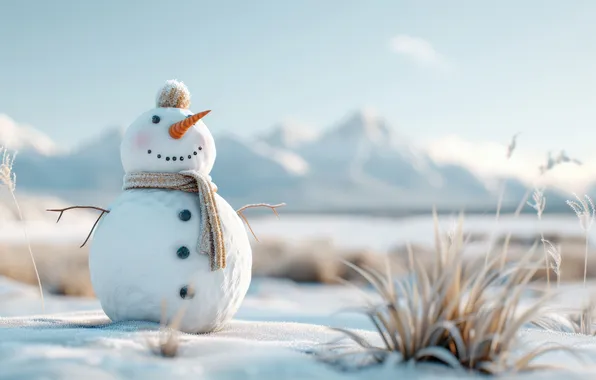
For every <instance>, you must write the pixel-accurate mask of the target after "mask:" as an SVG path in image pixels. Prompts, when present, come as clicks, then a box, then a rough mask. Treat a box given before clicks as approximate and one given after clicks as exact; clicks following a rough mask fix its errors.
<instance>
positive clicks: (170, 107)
mask: <svg viewBox="0 0 596 380" xmlns="http://www.w3.org/2000/svg"><path fill="white" fill-rule="evenodd" d="M189 106H190V94H189V92H188V89H187V88H186V86H185V85H184V84H183V83H181V82H178V81H175V80H171V81H168V82H166V84H165V86H164V87H163V88H161V89H160V90H159V91H158V93H157V100H156V107H155V108H153V109H151V110H149V111H147V112H144V113H143V114H141V115H140V116H139V117H138V118H137V119H136V120H135V121H134V122H133V123H132V124H131V125H130V126H129V127H128V128H127V130H126V131H125V133H124V136H123V140H122V144H121V149H120V154H121V160H122V166H123V168H124V171H125V176H124V186H123V192H122V193H121V194H120V195H119V196H118V197H117V198H116V200H115V201H114V202H113V203H112V205H111V206H110V207H109V209H108V210H103V209H100V208H96V209H99V210H102V211H104V212H102V216H100V219H98V221H99V223H98V224H97V228H96V229H95V233H94V235H93V240H92V242H91V249H90V253H89V269H90V273H91V283H92V285H93V289H94V291H95V293H96V295H97V297H98V299H99V301H100V303H101V307H102V309H103V310H104V312H105V313H106V315H107V316H108V317H109V318H110V319H111V320H112V321H114V322H119V321H130V320H142V321H153V322H164V321H163V320H162V319H163V317H164V316H166V317H167V319H168V320H172V319H174V317H175V316H176V319H178V320H177V324H178V329H179V330H181V331H184V332H188V333H203V332H211V331H216V330H218V329H220V328H222V326H223V325H224V324H225V322H226V321H228V320H230V319H231V318H232V317H233V316H234V314H235V313H236V311H237V310H238V308H239V306H240V304H241V302H242V300H243V299H244V296H245V295H246V292H247V290H248V287H249V285H250V281H251V266H252V252H251V246H250V243H249V239H248V235H247V232H246V229H245V227H244V224H243V220H242V219H244V216H243V215H242V213H241V212H240V213H239V212H237V211H235V210H234V209H232V207H231V206H230V205H229V204H228V203H227V202H226V201H225V200H224V199H223V198H222V197H221V196H219V195H218V194H217V187H216V186H215V184H214V183H213V182H212V181H211V177H210V175H209V173H210V172H211V169H212V168H213V165H214V162H215V156H216V149H215V142H214V139H213V136H212V135H211V133H210V131H209V129H208V128H207V126H206V125H205V124H204V123H203V121H202V119H203V118H204V117H205V116H206V115H207V114H208V113H209V112H210V111H203V112H199V113H193V112H191V111H190V110H189ZM265 206H267V207H271V208H273V210H274V211H275V208H274V207H277V206H270V205H265ZM75 207H90V206H75ZM90 208H95V207H90ZM51 211H60V212H61V213H62V212H63V211H64V209H63V210H51ZM61 215H62V214H61ZM241 217H242V219H241ZM244 220H245V221H246V219H244ZM249 228H250V225H249ZM162 313H163V314H162ZM179 318H180V319H179Z"/></svg>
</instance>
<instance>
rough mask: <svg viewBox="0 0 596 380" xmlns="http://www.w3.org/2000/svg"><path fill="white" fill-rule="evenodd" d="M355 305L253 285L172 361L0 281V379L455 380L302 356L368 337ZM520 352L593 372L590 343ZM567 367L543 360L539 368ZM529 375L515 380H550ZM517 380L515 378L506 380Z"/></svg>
mask: <svg viewBox="0 0 596 380" xmlns="http://www.w3.org/2000/svg"><path fill="white" fill-rule="evenodd" d="M359 299H361V296H360V295H359V294H358V291H357V290H354V289H351V288H348V287H339V286H328V285H296V284H294V283H291V282H287V281H283V280H269V279H255V281H254V284H253V286H252V288H251V290H250V293H249V294H248V296H247V298H246V300H245V302H244V304H243V306H242V308H241V310H240V312H239V313H238V315H237V317H236V318H235V320H234V321H232V322H231V323H230V324H229V325H228V326H227V327H226V328H225V329H224V330H223V331H220V332H217V333H213V334H208V335H190V334H182V335H181V344H180V349H179V356H178V357H176V358H174V359H170V358H161V357H157V356H154V355H153V354H152V353H151V351H150V349H149V346H148V344H147V340H148V339H149V340H151V341H155V340H156V339H157V337H158V332H157V328H158V326H157V325H156V324H153V323H144V322H129V323H118V324H112V323H110V322H109V320H108V319H107V318H106V317H105V315H104V314H103V313H102V312H101V310H100V308H99V304H98V302H97V301H96V300H93V299H81V298H70V297H58V296H48V297H47V298H46V314H44V315H40V314H41V310H40V308H41V306H40V303H39V298H38V297H37V294H36V289H35V287H31V286H27V285H22V284H20V283H16V282H13V281H11V280H7V279H1V280H0V315H2V318H0V379H82V378H85V379H215V380H223V379H263V380H265V379H331V380H333V379H367V380H373V379H387V378H404V379H433V378H441V379H456V378H462V374H458V373H456V372H451V371H447V370H445V369H444V368H442V367H435V366H428V365H427V366H417V367H415V368H414V367H412V366H407V365H406V366H395V365H386V366H378V367H375V368H371V369H366V370H362V371H358V372H341V371H338V370H336V369H335V368H332V367H330V366H328V365H326V364H323V363H320V362H319V361H317V360H315V358H314V357H313V356H312V355H310V354H309V352H310V351H312V350H313V349H320V348H321V346H320V345H321V343H326V342H329V341H331V340H333V339H335V338H336V337H337V336H338V335H337V333H335V332H333V331H332V330H330V329H329V328H328V327H327V326H337V327H349V328H352V329H361V331H362V333H363V334H365V335H366V336H367V337H369V338H370V339H371V340H373V341H376V339H378V337H377V336H376V335H375V334H374V333H373V332H372V331H371V330H372V326H371V325H370V324H369V323H368V321H367V320H366V318H364V317H362V316H360V315H357V314H339V315H338V314H335V313H336V312H337V311H338V310H340V309H342V308H344V307H346V306H354V302H355V301H357V300H359ZM522 335H523V336H522V339H523V340H524V342H525V343H527V344H528V345H529V347H533V346H538V345H540V344H543V343H545V342H558V343H565V344H569V345H572V346H574V347H579V348H582V349H586V350H588V351H589V353H590V357H591V358H594V363H595V364H596V338H592V337H586V336H579V335H573V334H562V333H548V332H544V331H538V330H524V332H523V334H522ZM573 360H575V359H574V358H572V357H570V356H569V355H568V354H565V353H553V354H550V355H548V356H546V357H544V358H543V359H541V362H542V363H548V364H551V365H552V364H558V365H561V366H563V365H568V364H573V363H574V361H573ZM574 369H575V372H574V373H571V374H568V373H566V374H565V377H567V378H568V379H574V378H577V379H580V378H581V379H583V378H585V379H591V378H594V377H593V376H594V375H596V367H594V366H592V365H590V366H587V367H585V368H584V367H580V366H578V365H574ZM560 376H561V373H558V372H548V373H535V374H528V375H522V376H521V377H519V378H520V379H531V380H534V379H557V378H560ZM507 378H511V379H514V378H517V377H507Z"/></svg>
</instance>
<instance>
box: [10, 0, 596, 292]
mask: <svg viewBox="0 0 596 380" xmlns="http://www.w3.org/2000/svg"><path fill="white" fill-rule="evenodd" d="M594 14H596V3H595V2H593V1H588V0H585V1H574V2H573V3H564V2H561V1H553V0H528V1H524V2H517V1H513V0H505V1H500V2H495V3H487V2H478V1H472V0H467V1H466V0H455V1H450V2H440V1H434V2H431V1H413V0H412V1H402V0H400V1H390V0H386V1H381V0H378V1H374V2H362V1H335V0H333V1H325V2H320V1H314V0H313V1H310V0H306V1H300V2H279V1H258V2H240V1H222V2H217V3H214V2H206V1H181V2H176V3H167V2H163V1H154V0H147V1H142V2H140V1H126V2H120V1H115V0H106V1H102V2H91V1H74V0H72V1H66V0H55V1H51V2H47V1H33V0H23V1H19V2H8V1H5V2H1V3H0V42H1V43H0V46H1V48H0V144H1V145H2V146H4V147H6V148H8V149H9V151H10V152H17V151H18V155H17V157H16V160H15V163H14V168H13V169H14V172H15V173H16V175H17V187H16V195H17V198H18V199H19V201H20V203H21V206H22V209H23V214H24V219H25V222H21V221H19V216H18V212H17V210H16V208H15V206H14V204H13V202H12V198H11V196H10V194H9V193H8V192H7V191H6V190H7V189H3V195H2V204H1V210H0V211H1V212H0V274H2V275H4V276H8V277H10V278H12V279H15V280H18V281H24V282H28V283H35V281H36V280H35V277H34V272H33V267H32V265H31V261H30V259H29V257H28V254H27V248H26V245H25V244H24V243H25V234H24V229H23V227H26V228H27V232H28V234H29V237H30V239H31V241H32V244H33V252H34V256H35V257H36V259H37V261H38V265H39V269H40V272H41V275H42V283H43V284H44V289H45V290H46V291H47V292H51V293H54V294H67V295H76V296H85V297H93V290H92V288H91V286H90V283H89V272H88V269H87V249H88V246H85V247H83V248H79V245H80V244H81V243H82V241H83V240H84V238H85V236H86V235H87V233H88V231H89V229H90V228H91V226H92V225H93V222H94V221H95V218H96V217H97V214H96V213H94V212H92V211H89V212H87V211H82V210H77V211H72V212H69V213H68V214H67V215H65V216H64V218H63V219H62V220H61V222H60V224H58V225H56V224H55V217H56V215H54V214H50V213H48V212H46V211H45V210H46V209H47V208H58V207H66V206H69V205H77V204H79V205H80V204H91V205H96V206H100V207H107V206H109V204H110V202H111V201H112V200H113V199H114V198H115V197H116V196H117V195H118V193H119V192H120V188H121V185H122V176H123V170H122V167H121V164H120V157H119V146H120V141H121V138H122V133H123V131H124V129H125V128H126V127H127V126H128V125H129V124H130V123H131V122H132V121H133V120H134V119H135V118H136V117H137V116H138V115H139V114H141V113H142V112H144V111H146V110H148V109H150V108H152V107H153V106H154V97H155V93H156V92H157V90H158V88H159V87H160V86H161V85H162V84H163V83H164V82H165V81H166V80H168V79H174V78H175V79H179V80H181V81H183V82H184V83H185V84H186V85H187V86H188V87H189V89H190V91H191V93H192V106H191V109H192V110H194V111H195V112H198V111H202V110H204V109H211V110H213V112H212V113H211V114H209V116H208V117H207V118H206V119H205V120H204V121H205V123H206V124H207V125H208V126H209V128H210V129H211V130H212V131H213V133H214V135H215V138H216V144H217V149H218V158H217V161H216V164H215V168H214V170H213V173H212V176H213V179H214V182H215V183H216V184H217V185H218V186H219V192H220V194H221V195H222V196H224V197H225V198H226V199H227V200H228V201H229V202H230V203H231V204H232V205H233V206H235V207H240V206H242V205H243V204H246V203H255V202H268V203H278V202H285V203H287V206H286V207H285V208H284V209H280V214H281V217H280V219H276V218H275V217H274V216H273V215H270V213H268V212H267V211H266V210H262V211H256V210H254V211H249V212H247V217H249V219H250V220H251V224H252V226H253V229H254V230H255V233H256V234H257V235H258V237H259V239H260V242H258V243H257V242H256V241H255V244H254V258H255V265H254V273H255V276H256V277H271V276H273V277H283V278H287V279H290V280H293V281H301V282H324V283H334V282H336V281H337V277H344V278H349V277H350V276H353V274H352V273H351V272H350V271H349V270H347V268H346V267H345V266H344V265H343V264H342V263H341V262H340V261H339V260H338V259H339V258H345V259H348V260H350V261H352V262H354V263H357V264H362V265H370V266H381V265H382V263H384V262H385V258H386V257H389V259H390V261H391V262H392V268H393V270H394V271H395V272H397V273H400V271H402V272H403V269H402V268H403V266H404V265H403V264H404V257H405V256H404V255H405V251H406V248H405V247H406V244H407V243H411V244H412V245H413V247H414V250H415V253H416V255H417V256H419V257H420V258H421V259H422V260H425V259H426V260H432V257H433V256H432V245H431V244H432V241H433V228H432V218H431V216H430V211H431V209H432V207H433V206H436V207H437V209H438V210H439V212H440V214H441V223H442V225H443V226H444V228H445V229H446V230H449V228H451V226H452V225H453V223H454V220H455V219H454V218H455V214H456V213H457V212H460V211H464V212H465V213H466V215H467V219H466V222H465V229H466V232H467V233H469V234H470V240H471V245H470V251H471V253H479V252H484V251H485V250H486V248H487V247H488V246H490V245H498V244H502V242H503V239H504V236H505V235H506V234H507V233H508V232H512V233H513V238H512V242H513V249H514V250H515V249H519V250H520V251H522V250H525V249H526V248H527V247H528V246H529V245H531V244H532V243H533V242H534V240H535V239H536V237H537V236H538V234H537V232H538V230H539V229H540V230H542V231H543V232H544V233H545V234H546V237H547V238H548V239H550V240H551V241H552V242H553V243H555V244H560V245H561V246H562V247H563V255H564V259H563V270H562V273H563V274H562V276H563V279H564V280H569V281H572V280H575V279H577V278H581V277H582V276H583V256H582V255H583V252H584V240H583V235H582V234H583V232H582V230H581V229H580V226H579V223H578V221H577V219H576V217H575V215H574V214H573V212H572V210H571V209H570V208H569V207H568V206H567V204H566V203H565V201H566V200H567V199H572V198H573V195H572V192H576V193H577V194H578V195H580V196H583V195H584V194H593V193H594V189H595V187H594V185H595V184H596V155H595V154H594V151H593V141H594V138H595V137H596V135H595V132H594V131H595V129H594V122H595V120H596V92H595V90H594V89H595V88H596V71H595V70H594V67H596V65H595V63H596V49H595V48H594V47H595V46H596V24H595V23H594V22H593V15H594ZM514 136H516V137H515V142H516V143H515V149H513V151H512V150H511V147H513V145H512V141H513V140H512V139H513V138H514ZM508 152H509V153H511V154H510V155H509V154H508ZM536 187H541V188H542V187H544V188H545V194H546V199H547V207H546V214H545V215H544V216H543V218H542V220H541V221H539V220H538V218H537V217H536V215H535V211H534V210H533V209H532V208H531V207H529V206H527V205H526V203H525V199H526V198H527V197H528V196H529V200H531V192H532V189H534V188H536ZM499 205H500V206H501V207H499ZM497 209H499V210H500V217H499V218H497V217H496V215H495V214H496V212H497ZM518 209H519V210H520V212H521V215H515V211H516V210H518ZM516 247H517V248H516ZM590 247H591V244H590ZM514 256H515V254H512V257H514ZM591 257H592V256H590V262H591V261H592V259H591ZM592 267H593V265H592ZM588 274H589V276H592V275H593V274H596V267H594V269H593V270H591V269H590V267H589V269H588Z"/></svg>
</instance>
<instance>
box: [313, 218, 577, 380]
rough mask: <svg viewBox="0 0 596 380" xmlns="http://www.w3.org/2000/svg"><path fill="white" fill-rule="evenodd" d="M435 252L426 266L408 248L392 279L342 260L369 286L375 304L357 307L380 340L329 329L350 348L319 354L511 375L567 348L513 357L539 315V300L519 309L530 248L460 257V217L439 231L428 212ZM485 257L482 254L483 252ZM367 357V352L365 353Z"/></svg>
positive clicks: (337, 359)
mask: <svg viewBox="0 0 596 380" xmlns="http://www.w3.org/2000/svg"><path fill="white" fill-rule="evenodd" d="M435 230H436V232H435V239H436V256H435V261H434V263H433V264H432V265H430V266H429V267H424V266H422V265H420V263H419V261H418V260H417V259H416V258H415V256H414V255H413V253H412V252H410V273H411V278H406V279H394V278H393V277H392V275H391V273H390V272H389V271H387V273H385V274H381V273H379V272H377V271H376V270H374V269H370V268H360V267H357V266H354V265H352V264H349V263H348V265H349V266H351V267H352V268H353V269H354V270H355V271H357V272H358V273H360V274H361V275H362V276H363V277H364V278H366V279H367V281H368V282H369V283H370V284H371V285H372V286H373V287H374V289H375V290H376V292H377V293H378V294H379V296H380V297H381V299H382V300H381V302H376V303H375V302H371V301H369V304H368V307H367V308H365V309H363V312H364V313H365V314H366V315H367V316H368V317H369V318H370V320H371V321H372V323H373V324H374V325H375V327H376V330H377V332H378V334H379V337H380V339H381V340H382V344H380V345H375V344H372V343H371V342H369V341H368V340H367V339H366V338H364V337H363V336H361V335H360V334H358V333H355V332H353V331H349V330H346V329H343V328H337V330H338V331H341V332H343V333H344V334H345V335H346V337H347V338H349V339H350V340H351V341H352V342H354V343H356V348H354V345H351V346H352V347H351V348H348V349H346V347H345V345H341V344H331V345H330V348H329V349H328V350H326V351H325V350H323V351H321V352H320V353H319V355H320V357H321V358H322V359H324V360H325V361H327V362H331V363H333V364H336V365H340V366H342V367H345V366H346V365H348V366H354V365H356V366H362V364H367V362H368V363H371V364H372V363H385V362H386V361H387V360H388V359H390V358H391V359H393V360H394V361H398V362H410V361H413V362H417V363H421V362H436V363H442V364H444V365H447V366H449V367H451V368H453V369H459V370H472V371H475V372H480V373H488V374H505V373H506V374H511V373H516V372H522V371H532V370H537V369H542V370H544V369H546V368H547V367H546V366H544V365H540V366H537V365H535V364H534V363H533V362H534V361H535V360H536V359H537V358H539V357H540V356H541V355H544V354H545V353H548V352H550V351H554V350H565V351H568V352H570V353H575V352H574V351H572V350H571V349H570V348H569V347H565V346H562V345H558V346H553V347H550V346H545V347H541V348H539V349H536V350H529V351H526V352H522V353H521V354H518V355H512V352H513V351H514V350H516V349H518V348H519V342H518V335H519V332H520V330H521V329H522V327H523V326H524V325H526V324H528V323H530V322H531V321H532V320H533V319H535V318H537V317H540V316H541V315H542V313H543V311H542V308H543V307H544V306H545V301H546V298H541V299H540V300H538V301H534V302H533V304H532V305H530V306H529V307H526V308H525V309H524V310H523V312H520V306H521V304H522V297H523V294H524V292H527V291H528V284H529V282H530V280H531V279H532V277H533V276H534V274H535V272H536V270H537V269H538V268H539V267H540V263H543V261H542V259H541V258H540V257H539V258H538V260H536V258H535V257H534V253H535V251H534V250H531V251H530V252H529V253H528V254H526V255H525V257H523V258H522V260H521V261H519V262H516V263H513V264H512V265H507V263H506V256H507V249H506V248H505V249H504V250H503V251H502V252H501V253H499V254H497V255H493V257H491V258H490V260H487V259H482V258H481V257H478V258H476V260H475V262H474V260H472V261H467V262H464V258H463V255H462V250H463V246H464V240H465V239H464V235H463V219H462V220H460V223H459V224H458V225H457V226H456V229H455V231H453V232H452V233H449V234H447V236H443V235H442V234H440V232H439V229H438V220H437V219H436V218H435ZM487 257H488V255H487ZM367 357H368V358H367Z"/></svg>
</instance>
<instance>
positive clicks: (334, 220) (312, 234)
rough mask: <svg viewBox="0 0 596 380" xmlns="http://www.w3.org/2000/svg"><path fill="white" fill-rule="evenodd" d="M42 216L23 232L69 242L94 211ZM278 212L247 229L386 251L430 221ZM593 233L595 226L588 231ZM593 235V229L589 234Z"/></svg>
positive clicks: (565, 223) (488, 228)
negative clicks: (59, 220)
mask: <svg viewBox="0 0 596 380" xmlns="http://www.w3.org/2000/svg"><path fill="white" fill-rule="evenodd" d="M48 215H50V216H49V217H47V216H46V217H45V218H44V220H39V221H33V222H29V223H28V224H27V226H28V231H29V237H30V238H31V240H32V241H37V242H44V243H45V242H73V243H75V244H76V243H80V242H82V240H83V239H84V238H85V236H87V234H88V233H89V229H90V228H91V226H92V225H93V222H94V221H95V217H96V216H97V215H96V214H89V213H85V214H83V215H76V216H75V215H69V214H65V216H64V217H63V218H62V220H61V222H60V223H59V224H55V223H52V220H55V216H56V215H55V214H48ZM280 215H281V216H280V218H279V219H277V218H275V217H273V216H260V217H254V216H249V220H250V223H251V226H252V227H253V230H254V231H255V233H256V234H257V235H258V237H259V238H263V239H266V238H276V239H282V240H284V241H287V242H288V243H291V242H299V241H302V240H305V239H331V240H332V241H333V242H334V243H335V244H337V245H339V246H341V247H345V248H369V249H372V250H375V251H386V250H387V249H389V248H390V247H392V246H393V245H395V244H400V243H402V244H403V243H406V242H411V243H422V244H428V243H431V242H432V241H433V238H434V237H433V236H434V235H433V234H434V232H433V222H432V218H431V217H430V216H428V215H425V216H416V217H407V218H381V217H379V218H374V217H368V216H358V215H354V216H348V215H345V216H326V215H321V216H312V215H304V216H302V215H284V214H283V209H280ZM457 219H458V216H457V215H450V216H448V215H442V216H440V224H441V228H442V229H443V230H449V229H450V228H453V227H454V226H455V224H456V222H457ZM464 229H465V230H466V231H467V232H475V233H486V234H490V233H492V234H493V235H494V236H498V235H500V234H504V233H507V232H510V231H512V232H515V234H516V235H527V236H535V235H536V234H537V233H538V231H539V229H542V231H543V232H544V233H545V234H546V233H557V234H561V235H575V236H577V235H581V234H582V233H583V232H582V230H581V229H580V225H579V222H578V219H577V217H576V216H575V215H574V214H572V213H571V211H570V212H569V214H566V215H545V216H544V217H543V220H542V221H541V222H540V221H538V219H537V218H536V216H535V215H520V216H519V217H517V218H514V217H513V216H511V215H502V216H501V217H500V218H499V220H498V221H496V219H495V216H493V215H467V216H465V218H464ZM593 233H594V234H596V231H593ZM593 236H595V237H596V235H593ZM24 238H25V235H24V232H23V228H22V226H21V225H19V223H15V222H13V221H0V243H5V242H22V241H24Z"/></svg>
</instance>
